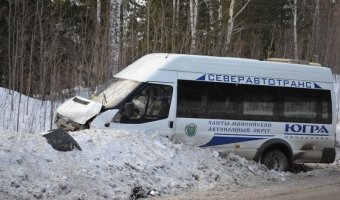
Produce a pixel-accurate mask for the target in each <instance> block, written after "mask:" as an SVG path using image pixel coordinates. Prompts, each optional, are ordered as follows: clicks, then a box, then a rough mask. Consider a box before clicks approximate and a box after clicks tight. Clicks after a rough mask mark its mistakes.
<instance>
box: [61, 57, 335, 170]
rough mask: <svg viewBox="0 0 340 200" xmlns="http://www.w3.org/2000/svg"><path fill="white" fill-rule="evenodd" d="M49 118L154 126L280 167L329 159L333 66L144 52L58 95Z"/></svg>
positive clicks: (89, 124) (90, 124)
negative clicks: (83, 89) (85, 91)
mask: <svg viewBox="0 0 340 200" xmlns="http://www.w3.org/2000/svg"><path fill="white" fill-rule="evenodd" d="M56 124H57V126H58V127H63V128H65V129H66V130H71V131H74V130H78V129H84V128H109V129H125V130H138V131H139V132H145V133H150V134H152V133H158V134H160V135H162V136H165V137H168V138H169V139H171V140H172V141H174V142H178V143H179V142H180V143H185V144H189V145H195V146H200V147H210V148H215V149H216V150H218V151H225V152H232V153H235V154H238V155H241V156H244V157H245V158H248V159H253V160H255V161H259V162H262V163H263V164H265V165H266V166H267V167H268V168H269V169H274V170H280V171H285V170H288V169H289V167H290V166H291V164H292V163H293V162H297V163H332V162H333V161H334V159H335V147H334V146H335V138H336V137H335V132H336V111H335V97H334V87H333V78H332V72H331V70H330V69H329V68H326V67H317V66H310V65H308V64H303V65H302V64H292V63H282V62H272V61H259V60H253V59H242V58H227V57H212V56H198V55H180V54H149V55H146V56H144V57H142V58H140V59H139V60H137V61H136V62H134V63H132V64H131V65H129V66H128V67H126V68H125V69H124V70H122V71H121V72H120V73H118V74H117V75H115V76H114V77H113V79H111V80H110V81H109V82H107V83H106V84H104V85H102V86H101V87H100V88H98V89H97V91H95V93H94V94H93V95H92V97H91V98H90V99H85V98H82V97H79V96H76V97H73V98H71V99H70V100H68V101H66V102H65V103H63V104H62V105H61V106H60V107H59V108H58V109H57V114H56ZM135 132H136V131H134V133H135Z"/></svg>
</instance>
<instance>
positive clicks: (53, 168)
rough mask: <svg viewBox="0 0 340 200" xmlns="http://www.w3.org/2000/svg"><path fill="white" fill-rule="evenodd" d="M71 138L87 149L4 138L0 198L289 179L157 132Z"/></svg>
mask: <svg viewBox="0 0 340 200" xmlns="http://www.w3.org/2000/svg"><path fill="white" fill-rule="evenodd" d="M71 135H72V136H73V137H74V138H75V140H76V141H77V142H78V144H79V145H80V146H81V148H82V151H78V150H73V151H71V152H59V151H56V150H54V149H53V148H52V147H51V146H50V145H49V144H48V143H47V142H46V140H45V138H43V137H42V136H41V135H40V134H24V133H17V134H13V133H0V163H1V165H0V185H1V186H0V197H1V195H5V196H7V197H11V198H15V199H24V198H29V199H30V198H32V199H33V198H37V197H38V198H43V199H77V198H80V199H106V198H108V199H112V198H113V199H126V198H128V197H129V195H130V194H131V190H132V189H133V188H134V187H136V186H142V187H143V188H144V189H145V190H155V191H157V192H158V193H159V194H160V195H164V194H176V193H179V192H182V191H185V190H189V189H195V190H206V189H211V188H214V187H216V186H218V185H220V184H221V183H223V184H224V185H236V184H237V185H248V184H251V183H255V182H266V181H274V180H276V181H284V180H287V179H289V175H290V173H285V172H275V171H268V170H267V169H266V168H265V167H264V166H262V165H260V164H258V163H255V162H253V161H249V160H246V159H244V158H241V157H239V156H236V155H233V154H228V155H227V156H225V157H223V158H222V157H220V156H218V153H217V152H215V151H212V150H211V149H202V148H197V147H190V146H186V145H182V144H174V143H172V142H171V141H169V140H168V139H166V138H162V137H160V136H158V135H147V134H142V133H140V134H131V133H127V132H124V131H110V130H84V131H79V132H73V133H71ZM2 193H3V194H2Z"/></svg>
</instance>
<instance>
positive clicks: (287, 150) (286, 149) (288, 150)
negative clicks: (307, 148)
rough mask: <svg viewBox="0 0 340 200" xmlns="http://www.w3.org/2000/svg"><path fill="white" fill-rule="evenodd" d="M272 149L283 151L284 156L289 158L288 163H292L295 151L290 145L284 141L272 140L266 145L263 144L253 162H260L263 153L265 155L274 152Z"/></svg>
mask: <svg viewBox="0 0 340 200" xmlns="http://www.w3.org/2000/svg"><path fill="white" fill-rule="evenodd" d="M272 149H278V150H281V151H282V152H283V153H284V154H286V156H287V158H288V162H292V161H293V150H292V147H291V146H290V144H289V143H288V142H287V141H285V140H282V139H278V138H275V139H271V140H268V141H266V142H265V143H263V144H262V145H261V146H260V148H258V150H257V152H256V154H255V156H254V158H253V160H255V161H256V162H259V161H260V158H261V156H262V154H263V153H265V152H266V151H268V150H272Z"/></svg>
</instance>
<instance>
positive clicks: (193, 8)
mask: <svg viewBox="0 0 340 200" xmlns="http://www.w3.org/2000/svg"><path fill="white" fill-rule="evenodd" d="M197 10H198V0H190V30H191V45H190V53H195V52H196V32H197V30H196V26H197Z"/></svg>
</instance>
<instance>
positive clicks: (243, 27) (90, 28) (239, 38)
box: [0, 0, 340, 101]
mask: <svg viewBox="0 0 340 200" xmlns="http://www.w3.org/2000/svg"><path fill="white" fill-rule="evenodd" d="M0 43H1V46H0V87H4V88H8V89H11V90H15V91H18V92H19V93H21V94H25V95H28V96H32V97H39V98H41V99H44V100H45V99H47V100H52V101H53V100H55V99H57V98H60V97H61V96H63V95H64V93H63V91H64V90H65V89H72V88H74V87H76V86H81V87H84V88H90V90H92V91H93V90H94V88H95V87H96V86H97V85H100V84H102V83H103V82H105V81H106V80H107V79H109V78H110V77H112V76H113V75H114V74H116V73H117V72H119V71H120V70H121V69H123V68H124V67H125V66H127V65H129V64H130V63H132V62H133V61H135V60H136V59H138V58H140V57H142V56H143V55H145V54H149V53H157V52H164V53H181V54H199V55H212V56H228V57H242V58H253V59H260V60H265V59H267V58H273V57H276V58H277V57H278V58H289V59H296V60H305V61H310V62H319V63H320V64H321V65H323V66H327V67H330V68H332V71H333V73H339V72H340V56H339V55H340V1H339V0H275V1H273V0H123V1H122V0H1V1H0Z"/></svg>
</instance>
